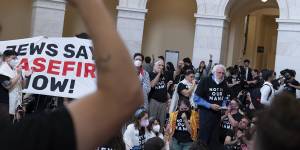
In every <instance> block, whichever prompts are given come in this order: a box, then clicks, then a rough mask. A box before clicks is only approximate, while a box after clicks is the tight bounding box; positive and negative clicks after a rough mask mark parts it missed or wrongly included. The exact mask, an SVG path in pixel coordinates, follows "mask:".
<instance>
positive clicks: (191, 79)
mask: <svg viewBox="0 0 300 150" xmlns="http://www.w3.org/2000/svg"><path fill="white" fill-rule="evenodd" d="M195 88H196V80H195V74H194V71H193V70H187V71H186V73H185V78H184V80H182V81H181V82H179V84H178V85H177V87H176V88H175V92H174V95H173V97H172V101H171V105H170V109H169V113H171V112H174V111H176V110H177V105H178V104H177V103H178V99H183V98H185V99H189V100H190V103H191V105H192V106H193V107H195V104H194V101H193V97H192V95H193V93H194V91H195Z"/></svg>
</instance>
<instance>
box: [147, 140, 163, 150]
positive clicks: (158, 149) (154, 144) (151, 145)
mask: <svg viewBox="0 0 300 150" xmlns="http://www.w3.org/2000/svg"><path fill="white" fill-rule="evenodd" d="M144 150H166V149H165V142H164V141H163V140H162V139H161V138H159V137H153V138H151V139H149V140H147V142H146V143H145V148H144Z"/></svg>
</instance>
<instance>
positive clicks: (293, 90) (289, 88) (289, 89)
mask: <svg viewBox="0 0 300 150" xmlns="http://www.w3.org/2000/svg"><path fill="white" fill-rule="evenodd" d="M288 83H291V84H292V85H295V86H299V85H300V83H299V82H298V81H297V80H295V79H293V80H292V81H290V82H288ZM284 91H286V92H288V93H290V94H292V95H294V96H296V88H294V87H291V86H289V85H286V86H285V87H284Z"/></svg>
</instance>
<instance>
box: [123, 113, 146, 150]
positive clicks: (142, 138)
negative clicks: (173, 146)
mask: <svg viewBox="0 0 300 150" xmlns="http://www.w3.org/2000/svg"><path fill="white" fill-rule="evenodd" d="M148 125H149V120H148V113H147V111H146V110H145V109H144V108H140V109H138V110H137V111H136V112H135V114H134V123H132V124H130V125H128V126H127V129H126V131H125V133H124V135H123V140H124V142H125V145H126V150H142V149H144V144H145V142H146V135H145V134H146V130H147V127H148Z"/></svg>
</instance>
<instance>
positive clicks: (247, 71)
mask: <svg viewBox="0 0 300 150" xmlns="http://www.w3.org/2000/svg"><path fill="white" fill-rule="evenodd" d="M245 69H246V76H245V77H246V81H248V73H249V68H248V67H246V68H245Z"/></svg>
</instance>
